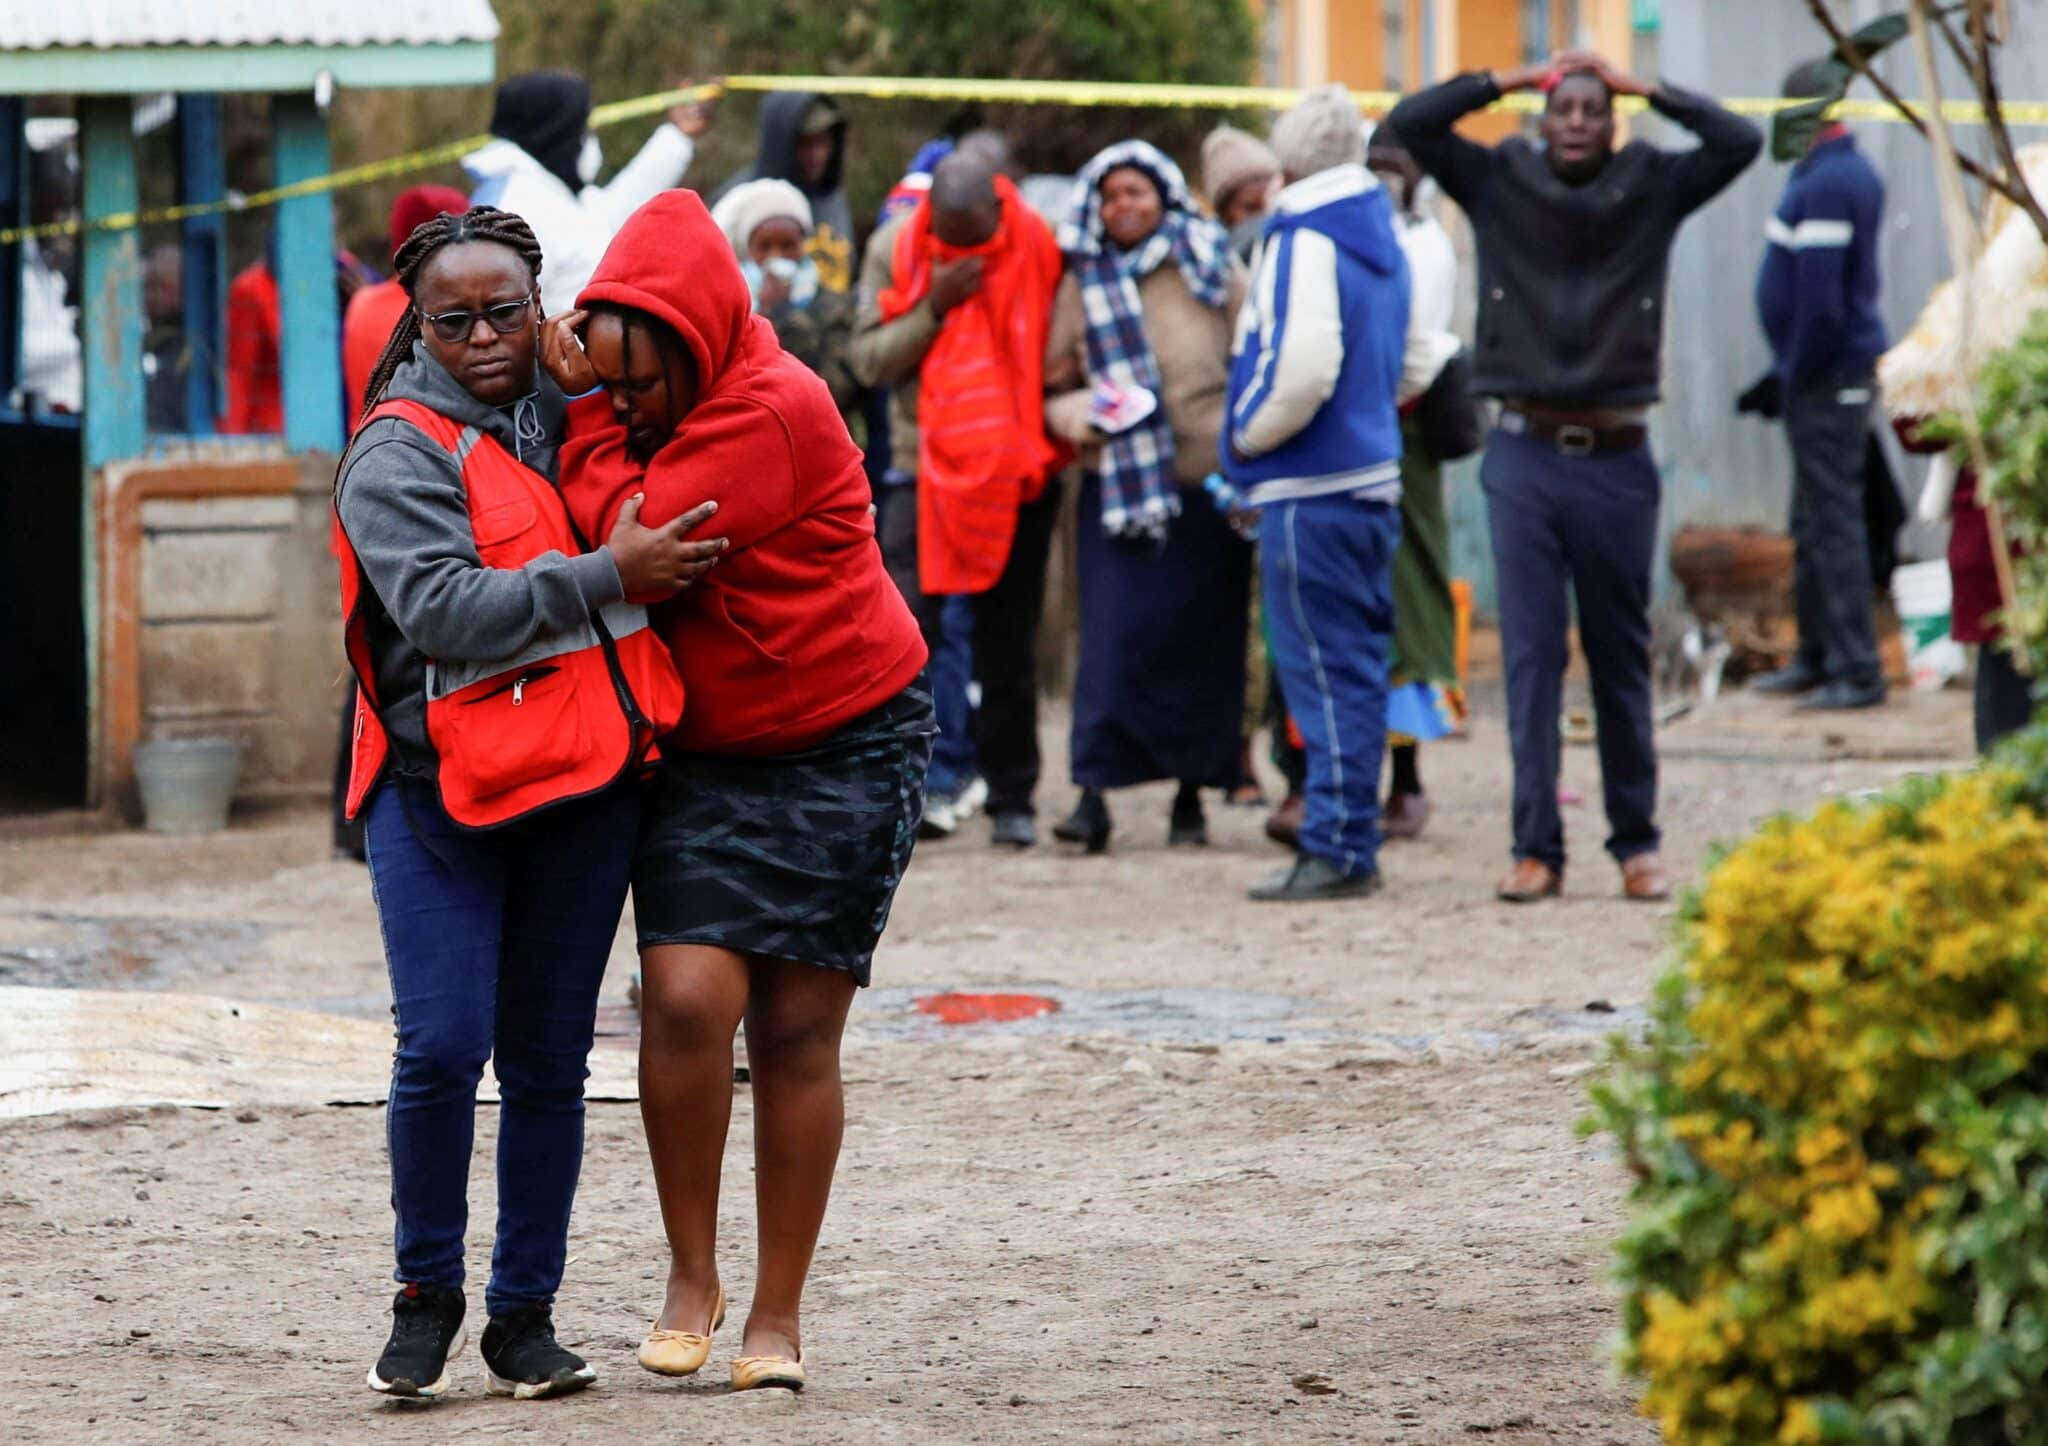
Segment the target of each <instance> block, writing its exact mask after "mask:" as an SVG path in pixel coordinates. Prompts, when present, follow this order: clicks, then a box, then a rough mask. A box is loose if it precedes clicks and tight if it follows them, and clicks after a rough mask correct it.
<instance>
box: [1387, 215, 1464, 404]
mask: <svg viewBox="0 0 2048 1446" xmlns="http://www.w3.org/2000/svg"><path fill="white" fill-rule="evenodd" d="M1395 234H1396V235H1397V236H1398V237H1399V239H1400V242H1401V254H1402V255H1404V256H1405V257H1407V258H1408V339H1407V342H1406V343H1405V344H1404V345H1403V347H1402V350H1401V391H1400V397H1399V400H1400V401H1401V403H1402V404H1404V405H1405V404H1406V403H1407V402H1409V401H1410V400H1412V399H1413V398H1415V397H1419V396H1421V395H1422V394H1423V393H1424V392H1426V391H1428V390H1429V389H1430V387H1431V386H1432V385H1434V384H1435V382H1436V379H1437V377H1438V375H1439V374H1441V373H1442V371H1443V369H1444V365H1445V364H1446V363H1447V362H1449V361H1450V359H1451V358H1452V357H1454V356H1456V355H1457V353H1458V338H1457V336H1456V335H1455V334H1454V333H1453V332H1452V331H1451V316H1452V313H1453V311H1454V310H1455V309H1456V306H1457V299H1458V298H1457V288H1458V253H1457V250H1456V248H1454V247H1453V246H1452V245H1451V238H1450V235H1449V234H1448V233H1447V232H1446V231H1445V230H1444V228H1443V227H1442V226H1440V225H1438V224H1437V223H1436V221H1435V220H1434V219H1426V220H1422V221H1413V222H1408V223H1406V224H1402V225H1399V226H1397V228H1396V233H1395Z"/></svg>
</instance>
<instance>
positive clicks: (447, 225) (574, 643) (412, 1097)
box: [334, 207, 720, 1400]
mask: <svg viewBox="0 0 2048 1446" xmlns="http://www.w3.org/2000/svg"><path fill="white" fill-rule="evenodd" d="M396 264H397V270H398V276H399V280H400V283H401V284H402V285H403V287H404V288H405V292H406V294H407V296H408V297H409V298H410V299H411V305H410V307H409V309H408V310H407V311H406V312H405V314H404V316H403V317H402V319H401V320H400V322H399V324H398V326H397V328H396V330H394V331H393V332H392V334H391V337H390V340H389V341H388V343H387V344H386V346H385V348H384V352H383V354H382V356H381V357H380V358H379V359H378V363H377V366H376V368H375V369H374V370H373V371H372V373H371V375H370V377H369V380H368V383H367V393H368V396H367V400H368V404H369V407H370V411H369V413H368V415H367V417H366V419H365V420H364V422H363V424H362V425H361V426H360V427H359V429H358V430H357V432H356V434H355V437H354V439H353V440H352V441H351V442H350V444H349V448H348V451H347V453H346V454H345V455H344V457H343V458H342V463H341V468H340V471H339V473H338V474H337V476H336V478H335V492H334V511H335V519H336V524H337V527H336V550H337V552H338V553H339V554H340V558H341V563H342V569H341V576H342V600H343V612H344V614H345V616H346V617H347V620H348V621H347V629H346V637H347V640H348V649H347V651H348V658H349V663H350V666H351V668H352V669H353V671H354V673H355V676H356V682H357V685H358V688H359V696H360V698H361V700H362V702H361V706H360V707H359V710H358V712H357V715H356V726H355V744H354V758H353V760H352V766H351V770H350V781H349V789H348V811H349V813H350V815H351V816H354V817H360V818H362V819H363V820H364V833H365V841H366V844H367V852H368V855H369V865H370V879H371V885H372V890H373V893H374V894H375V898H376V904H377V914H378V918H379V920H380V922H381V923H382V926H383V936H384V952H385V957H386V962H387V964H388V966H389V970H390V978H391V995H392V1015H393V1019H394V1021H395V1023H396V1025H397V1033H398V1041H397V1051H396V1053H395V1055H394V1057H393V1061H392V1072H391V1100H390V1107H389V1110H388V1134H389V1146H390V1149H389V1153H390V1159H391V1202H392V1207H393V1212H394V1214H395V1215H396V1229H395V1238H394V1242H393V1245H394V1254H395V1256H396V1269H395V1271H394V1276H395V1278H396V1279H397V1281H398V1282H399V1290H398V1294H397V1296H396V1298H395V1299H394V1300H393V1302H392V1325H391V1336H390V1339H389V1341H388V1343H387V1344H386V1345H385V1348H384V1351H383V1354H382V1355H381V1356H380V1357H379V1358H378V1361H377V1364H376V1365H375V1366H373V1367H372V1368H371V1370H370V1373H369V1385H370V1388H371V1389H372V1390H374V1391H377V1392H380V1393H382V1394H385V1395H391V1396H404V1397H433V1396H437V1395H439V1394H441V1393H442V1392H443V1391H445V1390H446V1389H447V1384H448V1361H449V1359H450V1358H451V1357H452V1356H454V1355H455V1354H456V1353H457V1352H458V1351H460V1350H461V1349H462V1346H463V1343H464V1339H465V1336H466V1331H465V1320H464V1318H465V1315H466V1305H465V1301H464V1297H463V1292H462V1285H463V1235H464V1233H465V1230H466V1228H467V1224H468V1210H469V1206H468V1199H469V1172H470V1153H471V1147H472V1143H473V1136H474V1133H475V1116H476V1088H477V1082H478V1080H479V1079H480V1078H481V1076H482V1074H483V1069H484V1063H485V1061H486V1060H490V1061H492V1065H493V1069H494V1072H495V1073H496V1075H497V1080H498V1092H499V1100H500V1104H499V1110H498V1122H499V1123H498V1179H499V1191H498V1221H497V1226H498V1228H497V1242H496V1246H495V1248H494V1249H493V1251H492V1256H491V1278H490V1284H489V1286H488V1288H487V1289H486V1291H485V1294H484V1300H485V1304H486V1306H487V1308H488V1310H489V1313H490V1321H489V1324H488V1325H487V1326H486V1327H485V1329H484V1332H483V1340H482V1343H481V1348H482V1355H483V1358H484V1365H485V1368H486V1371H487V1377H486V1384H487V1385H488V1387H489V1389H490V1391H491V1393H492V1394H494V1395H505V1396H514V1397H517V1398H518V1399H521V1400H531V1399H535V1398H538V1397H543V1396H553V1395H560V1394H562V1393H564V1392H568V1391H575V1390H580V1389H582V1388H583V1387H584V1386H587V1385H589V1384H590V1382H591V1381H592V1380H593V1379H595V1376H596V1373H595V1372H594V1371H593V1370H591V1368H590V1367H589V1366H588V1365H587V1364H586V1363H585V1362H584V1361H583V1360H582V1359H581V1358H579V1357H578V1356H576V1355H575V1354H574V1353H573V1352H571V1351H569V1350H567V1349H566V1348H564V1347H563V1346H562V1345H561V1344H560V1343H559V1342H558V1341H557V1340H556V1339H555V1333H554V1318H553V1308H554V1299H555V1292H556V1290H557V1289H558V1288H559V1287H560V1285H561V1282H562V1272H563V1268H564V1265H565V1263H566V1257H567V1253H568V1233H569V1212H570V1208H571V1205H572V1204H573V1202H574V1200H575V1195H576V1179H577V1174H578V1171H579V1169H580V1167H581V1165H582V1156H583V1080H584V1075H585V1072H586V1071H585V1067H584V1065H585V1060H586V1058H587V1057H588V1055H589V1053H590V1045H591V1038H592V1034H593V1032H594V1029H595V1026H596V1019H597V996H598V988H599V985H600V984H601V983H602V981H603V979H604V971H605V963H606V961H607V959H608V958H609V957H610V954H611V944H612V936H613V934H614V933H615V932H616V931H617V929H618V923H619V913H620V910H621V908H622V907H623V905H624V903H625V894H626V882H627V873H628V869H629V867H630V865H631V861H632V850H633V838H634V832H635V828H636V826H637V824H638V821H639V818H640V786H639V775H640V772H641V771H642V769H643V768H644V766H645V762H646V757H647V749H648V745H649V744H650V743H651V741H652V738H651V734H652V730H653V728H654V727H656V726H665V724H666V722H667V721H669V720H672V719H673V718H674V717H675V716H676V715H677V714H678V713H679V712H680V710H681V693H680V688H679V687H678V685H677V680H676V677H675V673H674V670H673V668H672V667H671V666H670V665H669V663H668V659H667V656H666V654H665V652H664V650H662V649H660V648H659V647H657V646H654V645H653V639H652V635H651V634H649V633H648V632H647V630H646V620H645V616H644V614H641V613H640V612H639V610H637V609H630V608H628V607H627V606H626V604H625V598H626V595H627V594H628V593H631V594H634V595H636V596H641V597H659V596H665V595H667V594H670V593H673V592H674V591H676V589H677V588H679V587H683V586H686V585H688V584H689V583H690V582H691V581H692V580H693V579H694V578H695V577H696V576H697V575H698V574H699V573H701V572H702V571H703V569H705V568H706V567H708V566H710V564H711V562H712V561H713V560H715V558H716V557H717V555H718V552H719V551H720V546H719V544H718V543H716V542H715V541H714V542H693V541H685V540H684V539H683V537H682V534H683V533H684V532H685V531H687V530H688V529H689V528H690V527H691V526H694V525H695V523H696V522H698V521H701V520H703V517H704V516H705V515H707V513H706V512H705V511H700V512H699V513H698V514H695V515H694V516H693V517H686V518H678V519H676V520H675V521H673V522H671V523H669V524H668V525H666V526H663V527H660V528H653V529H650V528H647V527H644V526H642V525H641V524H640V523H639V522H638V520H637V516H636V515H637V511H638V508H637V504H633V503H629V504H628V505H627V506H626V507H625V508H623V509H621V516H620V519H619V521H618V523H617V524H616V526H615V527H614V528H612V529H611V530H610V531H609V532H607V533H601V534H598V535H599V536H603V537H605V538H606V539H607V541H606V544H605V545H604V546H602V547H598V548H595V549H591V548H589V547H587V546H585V545H583V541H582V539H581V538H579V537H576V536H575V534H574V532H573V529H572V528H571V527H570V525H569V520H568V516H567V514H566V512H565V511H564V510H563V507H562V504H561V501H560V498H559V494H558V493H557V492H556V491H555V488H554V486H553V479H554V474H555V470H556V456H557V450H558V446H559V443H560V441H561V424H562V412H563V402H562V396H561V393H560V392H558V391H557V390H556V389H555V387H554V384H553V383H552V382H550V381H549V380H547V379H546V378H545V377H543V376H542V375H540V372H539V369H538V367H537V366H536V362H535V358H536V350H537V347H538V344H539V336H538V328H537V326H536V322H537V320H538V318H537V317H536V315H535V300H536V294H537V292H538V289H539V287H538V283H539V277H540V270H541V260H540V248H539V246H538V245H536V244H535V242H534V237H533V232H532V231H531V230H530V229H528V227H527V226H526V224H525V223H524V222H522V221H521V220H520V219H519V218H518V217H517V216H512V215H508V214H507V213H505V212H502V211H497V210H493V209H492V208H490V207H478V208H476V209H474V210H471V211H469V212H467V213H466V214H464V215H461V216H452V215H448V214H445V213H444V214H442V215H439V216H436V217H434V218H433V219H432V220H429V221H427V222H426V223H424V224H423V225H421V226H420V227H419V228H418V229H416V230H415V231H414V232H413V233H412V234H411V236H410V237H409V238H408V239H407V240H406V242H405V244H404V245H403V246H401V247H400V248H399V250H398V255H397V258H396ZM629 699H631V700H632V701H630V702H629Z"/></svg>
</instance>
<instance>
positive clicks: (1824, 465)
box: [1737, 62, 1887, 710]
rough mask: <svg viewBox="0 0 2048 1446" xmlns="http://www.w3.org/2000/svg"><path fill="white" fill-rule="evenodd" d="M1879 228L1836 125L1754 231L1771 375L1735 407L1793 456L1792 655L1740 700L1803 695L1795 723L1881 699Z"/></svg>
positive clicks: (1857, 161)
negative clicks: (1874, 414) (1871, 504)
mask: <svg viewBox="0 0 2048 1446" xmlns="http://www.w3.org/2000/svg"><path fill="white" fill-rule="evenodd" d="M1819 72H1820V64H1819V63H1818V62H1816V63H1814V64H1810V65H1803V66H1801V67H1799V69H1797V70H1795V71H1793V72H1792V74H1791V75H1790V76H1789V77H1788V78H1787V79H1786V81H1785V94H1786V96H1787V97H1788V98H1790V97H1802V96H1812V95H1822V94H1825V93H1826V90H1825V85H1826V80H1825V77H1824V76H1823V75H1822V74H1820V73H1819ZM1883 227H1884V182H1883V180H1881V179H1880V178H1879V176H1878V174H1877V170H1876V168H1875V167H1873V166H1872V165H1871V164H1870V162H1869V161H1868V160H1866V159H1864V156H1863V152H1862V151H1860V150H1859V149H1857V146H1856V141H1855V138H1854V137H1852V136H1851V135H1850V134H1849V130H1848V127H1847V126H1843V125H1839V124H1837V125H1830V126H1828V127H1826V128H1825V129H1823V130H1822V131H1821V132H1820V134H1819V135H1817V136H1816V137H1815V138H1814V142H1813V145H1812V146H1811V148H1810V149H1809V150H1808V151H1807V153H1806V155H1805V156H1804V157H1802V158H1801V159H1800V160H1799V162H1798V163H1797V164H1796V165H1794V166H1793V167H1792V177H1791V179H1790V180H1789V181H1787V182H1786V183H1785V194H1784V198H1783V199H1782V200H1780V201H1779V202H1778V209H1777V213H1776V214H1775V215H1773V216H1772V217H1771V219H1770V221H1769V223H1768V224H1767V225H1766V226H1765V228H1764V236H1765V240H1766V245H1765V247H1764V260H1763V266H1762V267H1761V269H1760V270H1759V272H1758V274H1757V282H1756V308H1757V315H1758V317H1759V318H1760V319H1761V321H1762V322H1763V328H1764V334H1765V335H1766V336H1767V337H1768V338H1769V339H1770V343H1771V371H1770V375H1769V376H1768V377H1766V378H1765V379H1764V380H1763V381H1762V382H1760V383H1759V384H1758V385H1757V386H1756V387H1752V388H1751V389H1750V390H1749V392H1747V393H1745V394H1744V396H1743V398H1742V400H1741V402H1739V403H1738V404H1737V405H1738V407H1741V408H1744V409H1747V410H1754V411H1762V412H1765V413H1767V414H1769V413H1771V412H1773V411H1774V410H1782V412H1783V415H1784V418H1785V431H1786V433H1787V435H1788V436H1789V437H1790V439H1791V442H1792V472H1793V475H1792V538H1793V542H1794V543H1795V545H1796V547H1797V549H1798V551H1797V563H1796V589H1797V599H1798V607H1799V652H1798V654H1797V655H1796V656H1795V657H1794V658H1793V660H1792V663H1791V665H1790V666H1789V667H1785V668H1781V669H1779V670H1778V671H1777V672H1775V673H1767V674H1765V675H1764V676H1763V677H1761V678H1758V679H1757V680H1756V681H1755V682H1754V683H1753V684H1752V685H1751V686H1752V687H1754V688H1756V689H1758V690H1759V691H1761V692H1765V693H1779V694H1787V695H1790V694H1800V693H1804V694H1808V695H1810V696H1808V697H1807V699H1806V701H1805V702H1804V703H1803V704H1802V705H1801V706H1802V707H1804V708H1808V709H1816V710H1836V709H1847V708H1870V707H1874V706H1876V705H1877V704H1879V703H1882V702H1883V701H1884V697H1885V686H1884V668H1883V665H1882V664H1881V663H1880V662H1879V661H1878V654H1877V636H1876V633H1875V631H1874V630H1873V628H1872V626H1871V620H1870V609H1871V605H1872V603H1873V602H1874V601H1875V596H1874V594H1875V591H1876V588H1875V584H1874V582H1873V580H1872V577H1871V573H1870V544H1869V539H1868V537H1867V536H1866V535H1865V525H1866V524H1865V511H1864V509H1865V492H1864V488H1865V482H1864V457H1865V453H1866V451H1867V450H1868V448H1869V445H1870V411H1871V405H1872V403H1873V401H1874V399H1875V397H1876V387H1877V380H1876V379H1877V359H1878V358H1879V357H1880V356H1882V355H1884V351H1885V347H1886V345H1887V342H1886V339H1885V329H1884V320H1883V318H1881V317H1880V316H1879V315H1878V310H1877V297H1878V280H1879V279H1878V263H1877V247H1878V238H1879V235H1880V234H1881V232H1882V230H1883ZM1773 402H1775V403H1776V408H1775V409H1774V408H1773V406H1772V403H1773Z"/></svg>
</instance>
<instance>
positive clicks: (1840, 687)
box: [1799, 683, 1885, 713]
mask: <svg viewBox="0 0 2048 1446" xmlns="http://www.w3.org/2000/svg"><path fill="white" fill-rule="evenodd" d="M1884 698H1885V686H1884V684H1883V683H1830V684H1828V685H1827V686H1826V687H1825V688H1822V689H1821V690H1820V691H1819V692H1818V693H1815V694H1814V695H1813V696H1812V697H1811V698H1808V699H1807V700H1806V701H1805V702H1803V703H1801V704H1800V705H1799V711H1800V712H1802V713H1850V712H1854V711H1855V710H1856V709H1858V708H1878V707H1882V706H1883V705H1884Z"/></svg>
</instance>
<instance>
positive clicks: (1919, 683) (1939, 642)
mask: <svg viewBox="0 0 2048 1446" xmlns="http://www.w3.org/2000/svg"><path fill="white" fill-rule="evenodd" d="M1892 602H1893V603H1894V604H1895V605H1896V606H1897V608H1898V610H1899V630H1900V632H1902V633H1903V634H1904V635H1905V643H1906V671H1907V672H1908V673H1909V674H1910V675H1911V677H1912V679H1913V686H1914V687H1915V688H1927V689H1932V688H1939V687H1942V686H1943V685H1945V684H1946V683H1947V682H1948V681H1949V680H1950V679H1951V678H1957V677H1960V676H1961V675H1962V672H1963V669H1964V667H1965V665H1966V662H1967V660H1966V659H1965V657H1964V655H1963V650H1962V648H1961V647H1960V646H1959V645H1958V644H1957V643H1956V642H1955V640H1954V639H1952V638H1951V637H1950V636H1949V624H1950V616H1949V615H1950V613H1951V611H1952V610H1953V608H1954V606H1955V594H1954V591H1953V588H1952V585H1951V583H1950V579H1949V572H1948V564H1947V563H1946V562H1915V563H1909V564H1907V565H1906V566H1904V567H1900V568H1897V569H1895V570H1894V571H1893V573H1892Z"/></svg>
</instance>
